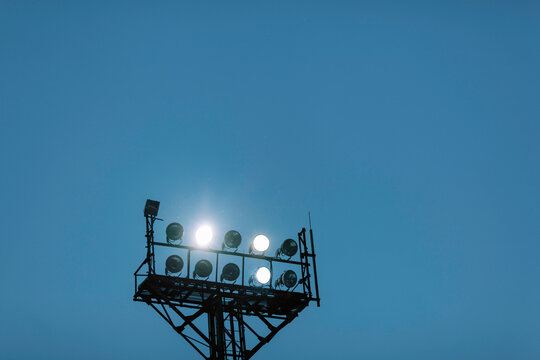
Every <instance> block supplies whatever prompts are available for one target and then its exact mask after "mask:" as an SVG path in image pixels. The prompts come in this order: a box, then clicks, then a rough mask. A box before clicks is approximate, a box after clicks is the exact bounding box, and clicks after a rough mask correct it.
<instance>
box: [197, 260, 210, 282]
mask: <svg viewBox="0 0 540 360" xmlns="http://www.w3.org/2000/svg"><path fill="white" fill-rule="evenodd" d="M193 272H194V274H195V275H197V276H199V277H202V278H205V277H209V276H210V274H211V273H212V263H211V262H210V261H208V260H199V261H197V264H195V270H194V271H193Z"/></svg>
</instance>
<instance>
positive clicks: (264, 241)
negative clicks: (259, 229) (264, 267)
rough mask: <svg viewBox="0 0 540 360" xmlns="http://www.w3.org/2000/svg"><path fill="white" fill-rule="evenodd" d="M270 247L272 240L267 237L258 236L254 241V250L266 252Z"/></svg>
mask: <svg viewBox="0 0 540 360" xmlns="http://www.w3.org/2000/svg"><path fill="white" fill-rule="evenodd" d="M268 247H270V240H269V239H268V237H266V236H265V235H257V236H255V238H254V239H253V248H254V249H255V250H257V251H261V252H264V251H266V250H268Z"/></svg>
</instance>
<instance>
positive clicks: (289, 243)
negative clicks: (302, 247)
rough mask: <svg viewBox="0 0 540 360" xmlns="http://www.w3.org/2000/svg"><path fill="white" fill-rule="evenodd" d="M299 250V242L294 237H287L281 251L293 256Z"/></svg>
mask: <svg viewBox="0 0 540 360" xmlns="http://www.w3.org/2000/svg"><path fill="white" fill-rule="evenodd" d="M297 251H298V244H297V243H296V241H294V240H293V239H287V240H285V241H284V242H283V244H281V247H280V252H281V254H283V255H285V256H288V257H291V256H294V254H296V252H297Z"/></svg>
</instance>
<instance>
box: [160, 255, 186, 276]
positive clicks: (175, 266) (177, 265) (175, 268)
mask: <svg viewBox="0 0 540 360" xmlns="http://www.w3.org/2000/svg"><path fill="white" fill-rule="evenodd" d="M183 267H184V260H182V258H181V257H180V256H178V255H171V256H169V257H168V258H167V261H165V273H166V274H167V273H171V274H176V273H179V272H180V271H182V268H183Z"/></svg>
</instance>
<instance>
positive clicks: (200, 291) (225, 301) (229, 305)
mask: <svg viewBox="0 0 540 360" xmlns="http://www.w3.org/2000/svg"><path fill="white" fill-rule="evenodd" d="M145 218H146V240H147V241H146V258H145V259H144V261H143V262H142V263H141V265H140V266H139V267H138V268H137V270H136V271H135V273H134V278H135V295H134V298H133V300H134V301H141V302H145V303H147V304H148V305H150V306H151V307H152V308H153V309H154V310H155V311H156V312H157V313H158V314H159V315H160V316H161V317H162V318H163V319H164V320H165V321H166V322H167V323H168V324H169V325H170V326H171V327H172V328H173V329H174V330H175V331H176V332H177V333H178V334H179V335H180V336H182V337H183V338H184V339H185V340H186V342H187V343H188V344H190V345H191V346H192V347H193V348H194V349H195V350H196V351H197V352H198V353H199V354H200V355H201V356H202V357H203V358H205V359H208V360H214V359H233V360H247V359H250V358H251V357H252V356H253V355H254V354H255V353H256V352H257V351H258V350H259V349H260V348H261V347H262V346H263V345H264V344H266V343H268V342H269V341H270V340H271V339H272V338H273V337H274V336H275V335H276V334H277V333H278V332H279V331H280V330H281V329H283V328H284V327H285V326H286V325H287V324H289V323H290V322H291V321H292V320H294V318H296V317H297V316H298V314H299V313H300V312H301V311H302V310H303V309H304V308H305V307H307V306H308V305H309V303H310V302H311V301H315V302H316V303H317V306H320V297H319V286H318V280H317V267H316V262H315V250H314V240H313V231H312V230H311V226H310V244H309V245H310V246H308V242H307V238H306V229H305V228H303V229H302V230H301V231H300V232H299V233H298V243H299V252H300V261H295V260H290V259H280V258H273V257H268V256H264V255H256V254H243V253H238V252H236V251H234V252H232V251H226V250H214V249H199V248H195V247H191V246H186V245H181V244H170V243H162V242H156V241H154V222H155V221H156V220H161V219H158V218H157V217H155V216H152V215H148V214H146V215H145ZM155 246H162V247H172V248H178V249H184V250H187V276H186V277H175V276H163V275H158V274H156V271H155ZM192 251H197V252H206V253H213V254H215V255H216V269H215V271H216V274H215V275H216V276H215V281H209V280H208V279H206V280H200V279H196V278H195V277H194V276H193V277H192V276H191V274H190V271H191V264H190V262H191V252H192ZM220 255H227V256H240V257H241V258H242V267H241V276H242V284H231V283H226V282H220V281H218V271H219V268H218V266H217V265H218V264H219V256H220ZM246 258H251V259H258V260H264V261H268V262H269V264H270V268H271V269H273V262H279V263H285V264H291V265H297V266H298V265H299V266H300V267H301V276H300V280H299V281H298V283H297V285H296V286H295V287H294V288H293V289H287V290H286V291H283V290H278V289H275V288H274V287H273V286H274V285H273V281H272V279H271V280H270V282H269V285H268V286H265V287H257V288H255V287H252V286H245V285H244V278H245V266H244V264H245V259H246ZM145 264H146V265H147V271H146V274H141V273H139V272H140V270H141V269H142V267H143V266H144V265H145ZM310 267H313V279H314V287H313V288H312V283H311V277H312V275H311V271H310ZM272 275H273V274H272ZM140 278H144V279H143V280H142V281H141V282H140V284H139V279H140ZM171 281H172V283H171ZM300 285H301V290H300V291H296V289H297V287H298V286H300ZM164 290H166V291H167V292H164ZM313 290H314V291H313ZM313 292H314V293H315V294H313ZM172 293H175V295H174V296H172V295H171V294H172ZM176 293H178V296H177V295H176ZM180 295H181V296H180ZM199 296H200V300H199ZM272 296H274V297H275V299H278V298H279V302H278V304H279V306H278V307H277V308H276V307H274V308H272V307H271V306H270V305H267V306H266V307H265V304H266V303H268V304H270V303H271V302H270V299H271V298H272ZM276 301H277V300H276ZM181 308H186V309H195V310H196V311H195V313H193V314H192V315H186V314H184V313H183V312H182V310H181ZM167 309H169V311H171V312H172V313H174V314H176V315H177V316H178V317H179V318H180V319H181V323H180V324H177V323H176V322H175V321H174V320H173V318H172V317H171V316H170V314H169V311H168V310H167ZM276 309H277V310H276ZM204 314H207V315H208V329H207V333H208V335H206V334H205V332H204V331H203V330H201V329H200V328H199V327H198V326H196V325H195V324H194V321H195V320H196V319H198V318H199V317H200V316H203V315H204ZM246 316H247V317H249V318H251V319H258V320H259V321H260V322H261V324H264V325H265V326H266V328H267V329H268V332H267V333H266V335H263V334H259V333H257V332H256V330H255V329H254V328H253V326H252V325H250V324H249V323H248V322H247V321H246V320H245V319H244V318H245V317H246ZM268 319H274V321H275V320H279V321H280V322H279V324H276V325H273V324H272V323H271V322H270V321H268ZM187 328H190V329H191V330H193V331H194V332H195V334H196V335H197V336H198V338H195V337H193V336H189V335H187V334H185V333H184V331H185V330H186V329H187ZM246 331H248V332H250V333H252V334H253V335H254V336H255V337H256V338H257V339H258V343H257V344H256V345H255V346H253V347H252V348H251V349H248V348H246V339H245V336H246Z"/></svg>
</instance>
